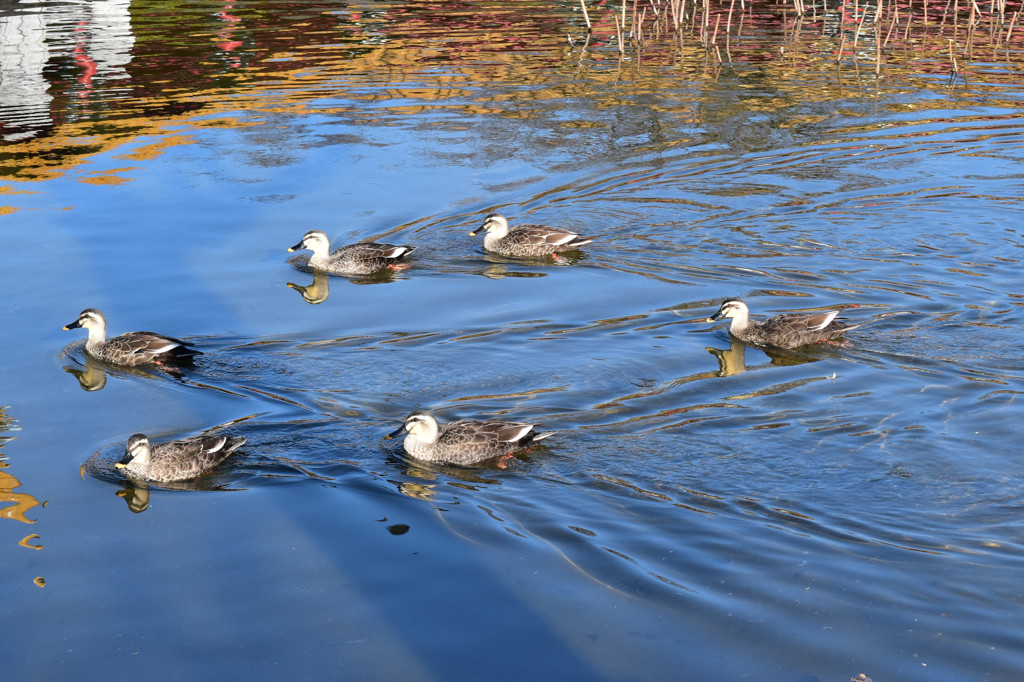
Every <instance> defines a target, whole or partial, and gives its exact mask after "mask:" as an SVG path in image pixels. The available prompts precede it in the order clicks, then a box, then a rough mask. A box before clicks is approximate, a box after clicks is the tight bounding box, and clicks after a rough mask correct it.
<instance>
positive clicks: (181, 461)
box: [114, 433, 245, 483]
mask: <svg viewBox="0 0 1024 682" xmlns="http://www.w3.org/2000/svg"><path fill="white" fill-rule="evenodd" d="M244 444H245V437H244V436H193V437H192V438H185V439H183V440H172V441H169V442H167V443H160V444H159V445H150V443H149V438H147V437H146V436H145V435H143V434H141V433H136V434H135V435H133V436H132V437H131V438H129V439H128V443H127V445H126V446H125V453H124V457H122V458H121V459H120V461H118V462H117V463H116V464H115V465H114V466H115V467H116V468H118V469H124V470H125V471H127V472H128V474H129V475H130V476H132V477H134V478H144V479H147V480H150V481H158V482H164V483H166V482H169V481H185V480H188V479H190V478H196V477H198V476H202V475H203V474H205V473H206V472H208V471H210V469H212V468H213V467H215V466H217V465H218V464H220V463H221V462H223V461H224V460H225V459H226V458H227V456H228V455H230V454H231V453H232V452H234V451H235V450H237V449H238V448H240V447H241V446H242V445H244Z"/></svg>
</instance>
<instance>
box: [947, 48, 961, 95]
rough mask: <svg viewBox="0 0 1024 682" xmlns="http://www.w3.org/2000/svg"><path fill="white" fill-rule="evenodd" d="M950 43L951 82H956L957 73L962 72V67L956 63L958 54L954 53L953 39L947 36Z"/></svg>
mask: <svg viewBox="0 0 1024 682" xmlns="http://www.w3.org/2000/svg"><path fill="white" fill-rule="evenodd" d="M946 41H947V42H948V43H949V82H950V83H951V84H952V83H955V82H956V77H957V74H959V73H960V68H959V67H958V66H957V64H956V55H954V54H953V39H952V38H946Z"/></svg>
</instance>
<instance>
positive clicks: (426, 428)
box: [388, 412, 437, 443]
mask: <svg viewBox="0 0 1024 682" xmlns="http://www.w3.org/2000/svg"><path fill="white" fill-rule="evenodd" d="M402 431H405V432H406V433H408V434H409V435H410V436H412V437H414V438H417V439H419V440H421V441H424V442H427V443H433V442H434V441H435V440H437V420H436V419H434V417H433V415H431V414H428V413H426V412H413V413H412V414H410V415H409V416H408V417H406V418H405V421H403V422H402V425H401V426H399V427H398V428H397V429H396V430H395V431H394V432H393V433H390V434H388V438H395V437H396V436H399V435H401V433H402Z"/></svg>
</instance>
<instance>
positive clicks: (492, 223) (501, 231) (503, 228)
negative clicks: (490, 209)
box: [470, 213, 508, 238]
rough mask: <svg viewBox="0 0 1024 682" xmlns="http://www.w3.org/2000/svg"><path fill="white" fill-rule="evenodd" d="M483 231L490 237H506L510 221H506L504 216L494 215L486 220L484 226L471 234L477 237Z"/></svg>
mask: <svg viewBox="0 0 1024 682" xmlns="http://www.w3.org/2000/svg"><path fill="white" fill-rule="evenodd" d="M481 230H483V231H485V232H487V233H488V234H489V235H494V236H495V237H499V238H500V237H504V236H505V235H506V234H508V220H506V219H505V216H503V215H498V214H497V213H492V214H490V215H489V216H487V217H486V218H484V224H483V225H481V226H480V227H478V228H477V229H475V230H473V231H472V232H470V234H471V235H477V234H479V232H480V231H481Z"/></svg>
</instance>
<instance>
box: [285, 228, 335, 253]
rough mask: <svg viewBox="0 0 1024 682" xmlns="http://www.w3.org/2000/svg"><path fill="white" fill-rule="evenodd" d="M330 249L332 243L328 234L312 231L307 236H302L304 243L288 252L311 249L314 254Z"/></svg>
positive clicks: (301, 242)
mask: <svg viewBox="0 0 1024 682" xmlns="http://www.w3.org/2000/svg"><path fill="white" fill-rule="evenodd" d="M330 248H331V241H330V240H329V239H328V238H327V235H326V234H324V233H323V232H321V231H320V230H310V231H309V232H307V233H306V234H304V235H302V241H300V242H299V243H298V244H296V245H295V246H293V247H291V248H290V249H288V250H289V251H298V250H299V249H309V250H310V251H313V252H323V251H327V250H329V249H330Z"/></svg>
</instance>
